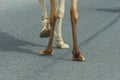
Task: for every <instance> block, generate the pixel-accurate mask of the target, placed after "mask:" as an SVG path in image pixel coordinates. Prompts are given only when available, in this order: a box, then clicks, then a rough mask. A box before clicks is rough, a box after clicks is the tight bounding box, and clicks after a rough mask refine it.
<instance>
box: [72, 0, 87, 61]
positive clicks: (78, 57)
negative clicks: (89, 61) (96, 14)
mask: <svg viewBox="0 0 120 80" xmlns="http://www.w3.org/2000/svg"><path fill="white" fill-rule="evenodd" d="M70 14H71V24H72V35H73V52H72V54H73V57H72V60H73V61H84V60H85V58H84V57H83V56H82V55H81V54H80V51H79V48H78V43H77V35H76V25H77V21H78V12H77V0H71V8H70Z"/></svg>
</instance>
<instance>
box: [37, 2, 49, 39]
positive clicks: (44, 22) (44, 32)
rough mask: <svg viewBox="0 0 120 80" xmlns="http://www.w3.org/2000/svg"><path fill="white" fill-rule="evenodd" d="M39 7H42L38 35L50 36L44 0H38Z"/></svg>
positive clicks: (42, 36)
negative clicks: (40, 27)
mask: <svg viewBox="0 0 120 80" xmlns="http://www.w3.org/2000/svg"><path fill="white" fill-rule="evenodd" d="M39 3H40V6H41V9H42V30H41V32H40V37H41V38H44V37H49V36H50V24H49V19H48V16H47V10H46V4H45V1H44V0H39Z"/></svg>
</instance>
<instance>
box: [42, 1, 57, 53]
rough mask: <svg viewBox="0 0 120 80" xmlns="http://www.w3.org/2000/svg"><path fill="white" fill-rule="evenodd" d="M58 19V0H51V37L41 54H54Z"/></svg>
mask: <svg viewBox="0 0 120 80" xmlns="http://www.w3.org/2000/svg"><path fill="white" fill-rule="evenodd" d="M56 19H57V12H56V0H50V18H49V20H50V26H51V31H50V38H49V43H48V46H47V48H46V49H45V50H43V51H41V52H40V54H41V55H53V48H52V43H53V38H54V29H55V23H56Z"/></svg>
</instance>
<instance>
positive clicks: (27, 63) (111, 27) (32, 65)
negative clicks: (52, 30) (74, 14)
mask: <svg viewBox="0 0 120 80" xmlns="http://www.w3.org/2000/svg"><path fill="white" fill-rule="evenodd" d="M46 1H47V4H48V5H47V8H48V9H49V3H48V0H46ZM69 6H70V0H66V10H65V11H66V12H65V16H64V21H63V28H62V32H63V38H64V41H65V42H66V43H68V44H69V45H70V48H69V49H57V48H54V51H55V55H54V56H52V57H49V56H46V57H44V56H40V55H39V51H40V50H42V49H44V48H45V47H46V45H47V42H48V38H46V39H42V38H39V32H40V30H41V16H42V15H41V8H40V6H39V3H38V0H0V80H120V36H119V35H120V0H78V12H79V21H78V25H77V34H78V35H77V37H78V43H79V47H80V50H81V53H82V54H83V55H84V56H85V58H86V61H85V62H73V61H70V60H71V52H72V33H71V23H70V16H69ZM53 46H54V44H53Z"/></svg>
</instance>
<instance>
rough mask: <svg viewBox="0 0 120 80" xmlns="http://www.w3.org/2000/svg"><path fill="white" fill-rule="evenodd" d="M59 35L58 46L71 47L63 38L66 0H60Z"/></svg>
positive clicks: (57, 38)
mask: <svg viewBox="0 0 120 80" xmlns="http://www.w3.org/2000/svg"><path fill="white" fill-rule="evenodd" d="M57 13H58V15H57V24H56V25H57V36H56V46H57V47H58V48H69V45H68V44H65V43H64V41H63V39H62V30H61V29H62V20H63V17H64V13H65V0H59V6H58V10H57Z"/></svg>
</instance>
